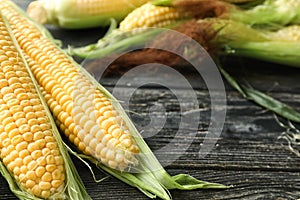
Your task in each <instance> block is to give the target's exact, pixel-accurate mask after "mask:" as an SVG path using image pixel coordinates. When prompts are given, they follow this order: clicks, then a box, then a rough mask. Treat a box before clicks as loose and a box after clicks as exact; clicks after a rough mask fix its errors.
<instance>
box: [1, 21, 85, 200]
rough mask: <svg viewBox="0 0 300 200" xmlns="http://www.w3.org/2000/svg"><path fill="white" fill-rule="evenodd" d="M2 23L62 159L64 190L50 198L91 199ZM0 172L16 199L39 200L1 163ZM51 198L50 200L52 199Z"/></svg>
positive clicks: (16, 44)
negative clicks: (27, 76) (43, 112)
mask: <svg viewBox="0 0 300 200" xmlns="http://www.w3.org/2000/svg"><path fill="white" fill-rule="evenodd" d="M4 22H5V25H6V26H7V28H8V31H9V34H10V36H11V38H12V41H13V42H14V45H15V47H16V49H17V51H18V53H19V55H20V57H21V58H22V61H23V62H24V63H25V67H26V69H27V71H28V73H29V75H30V77H31V79H32V81H33V83H34V85H35V89H36V91H37V93H38V95H39V97H40V100H41V102H42V104H43V107H44V109H45V111H46V113H47V117H48V118H49V120H50V123H51V126H52V130H53V134H54V137H55V139H56V142H57V144H58V147H59V150H60V153H61V155H62V157H63V160H64V166H65V170H66V188H65V190H64V193H63V194H58V195H57V196H53V197H52V198H54V199H55V198H59V199H70V200H78V199H87V200H89V199H91V198H90V196H89V195H88V193H87V191H86V190H85V187H84V185H83V182H82V181H81V178H80V176H79V174H78V172H77V170H76V168H75V166H74V164H73V162H72V160H71V158H70V156H69V154H68V152H67V149H66V148H65V146H64V143H63V142H62V138H61V137H60V134H59V131H58V129H57V127H56V125H55V122H54V119H53V117H52V115H51V113H50V111H49V109H48V107H47V104H46V102H45V99H44V98H43V96H42V94H41V91H40V90H39V87H38V84H37V82H36V80H35V78H34V76H33V74H32V72H31V70H30V68H29V66H28V65H27V63H26V61H25V58H24V56H23V54H22V51H21V49H20V47H19V46H18V43H17V41H16V39H15V38H14V36H13V33H12V30H11V28H10V25H9V23H8V21H7V20H6V19H5V18H4ZM0 172H1V174H2V175H3V177H4V178H5V179H6V180H7V182H8V184H9V187H10V190H11V191H12V192H13V193H14V194H15V196H16V197H18V198H19V199H21V200H40V198H38V197H35V196H34V195H32V194H30V193H28V192H26V191H24V190H23V189H22V188H20V187H19V186H18V183H17V182H16V180H15V179H14V178H13V175H12V174H10V173H9V171H8V170H7V169H6V167H5V166H4V164H3V163H2V161H1V162H0ZM52 198H51V199H52Z"/></svg>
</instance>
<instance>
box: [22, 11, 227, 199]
mask: <svg viewBox="0 0 300 200" xmlns="http://www.w3.org/2000/svg"><path fill="white" fill-rule="evenodd" d="M20 14H22V15H23V17H25V18H27V17H26V15H24V14H23V13H20ZM27 20H28V21H29V22H30V23H33V24H35V23H34V22H32V21H31V20H30V19H29V18H27ZM36 27H37V28H38V29H39V30H41V32H42V33H46V34H45V36H47V35H48V34H47V30H46V29H45V28H44V27H41V26H36ZM49 39H50V40H52V38H49ZM57 48H59V47H58V46H57ZM69 58H70V60H71V61H72V62H73V64H74V66H75V67H77V68H78V69H79V70H80V71H81V72H82V73H83V74H84V75H86V76H87V77H88V78H89V79H90V80H91V81H92V83H93V84H94V85H95V86H96V88H97V89H98V90H99V91H101V92H102V93H103V94H104V95H105V96H106V97H107V98H108V99H110V101H111V103H112V105H113V106H114V107H115V108H116V110H118V112H119V113H120V115H121V116H122V117H123V119H124V121H125V122H126V125H127V126H128V128H129V131H130V133H131V134H132V137H133V139H134V140H135V142H136V144H137V145H138V147H139V149H140V152H141V153H140V154H139V155H137V159H138V160H139V166H138V168H137V169H134V170H135V171H134V172H132V173H129V172H121V171H117V170H114V169H110V168H109V167H107V166H105V165H102V164H100V163H99V161H97V160H96V159H95V158H93V157H88V159H89V160H90V161H92V162H94V163H95V164H96V165H97V166H98V167H100V168H101V169H103V170H104V171H106V172H108V173H109V174H111V175H113V176H115V177H116V178H118V179H120V180H122V181H124V182H125V183H127V184H129V185H131V186H134V187H137V188H138V189H139V190H141V191H142V192H143V193H144V194H145V195H147V196H148V197H151V198H154V197H160V198H162V199H171V196H170V194H169V191H168V189H181V190H192V189H198V188H227V187H226V186H224V185H222V184H217V183H209V182H204V181H200V180H197V179H195V178H193V177H191V176H189V175H186V174H179V175H176V176H170V175H169V174H168V173H167V172H166V171H165V169H164V168H163V167H162V166H161V164H160V163H159V161H158V160H157V159H156V157H155V156H154V154H153V153H152V151H151V149H150V148H149V147H148V145H147V144H146V143H145V141H144V140H143V138H142V136H141V135H140V133H139V132H138V131H137V130H136V128H135V126H134V124H133V123H132V121H131V120H130V118H129V117H128V116H127V114H126V113H125V111H124V109H123V108H122V106H121V105H120V103H119V102H118V101H117V100H116V99H115V98H114V97H113V96H112V95H111V94H110V93H109V92H108V91H107V90H106V89H105V88H104V87H103V86H101V85H100V84H99V83H98V81H97V80H96V79H95V78H94V77H92V76H91V75H90V74H89V73H88V72H87V71H86V70H85V69H84V68H82V67H81V66H80V65H79V64H77V63H76V62H75V61H74V60H73V59H72V58H71V57H69ZM75 156H76V155H75ZM79 199H82V198H79ZM83 199H84V198H83Z"/></svg>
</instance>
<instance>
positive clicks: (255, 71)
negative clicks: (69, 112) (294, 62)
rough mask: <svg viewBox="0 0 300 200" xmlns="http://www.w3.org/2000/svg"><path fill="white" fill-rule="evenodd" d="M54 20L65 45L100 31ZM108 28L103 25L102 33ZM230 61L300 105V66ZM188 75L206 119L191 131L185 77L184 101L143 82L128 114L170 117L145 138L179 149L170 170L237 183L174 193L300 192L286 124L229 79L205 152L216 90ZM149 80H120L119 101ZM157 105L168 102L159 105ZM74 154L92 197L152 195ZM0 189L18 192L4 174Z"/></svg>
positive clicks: (5, 195) (154, 145)
mask: <svg viewBox="0 0 300 200" xmlns="http://www.w3.org/2000/svg"><path fill="white" fill-rule="evenodd" d="M15 2H17V3H19V4H20V5H22V7H23V8H25V6H26V5H28V2H29V0H27V1H21V0H15ZM49 28H50V31H51V32H52V33H53V34H54V36H55V37H56V38H58V39H61V40H62V41H63V42H64V45H65V46H66V45H67V44H71V45H81V44H87V43H89V42H93V41H95V40H96V39H97V37H98V36H96V34H97V30H99V29H91V30H88V31H86V30H81V31H70V30H60V29H58V28H53V27H49ZM101 30H102V31H103V29H101ZM102 33H103V32H99V35H100V34H102ZM226 69H228V70H229V71H230V73H232V74H233V75H234V76H236V77H238V78H239V79H240V80H242V81H244V82H248V83H249V84H250V85H252V86H253V87H255V88H257V89H259V90H262V91H267V92H268V93H269V94H270V95H272V96H273V97H275V98H277V99H280V100H282V101H284V102H286V103H288V104H289V105H292V106H293V107H295V108H296V109H297V110H299V111H300V104H299V102H300V86H299V84H298V81H299V80H300V77H299V76H300V73H299V70H298V69H293V68H289V67H283V66H279V65H273V64H269V63H262V62H257V61H253V60H239V59H238V60H229V61H227V62H226ZM94 70H95V69H94ZM184 75H185V76H186V77H187V79H188V80H189V81H190V82H191V84H192V85H193V87H194V88H195V92H196V94H197V99H198V102H196V103H197V106H199V108H200V109H199V112H196V111H195V112H191V113H190V114H191V115H196V114H199V113H200V118H201V120H200V123H199V127H198V128H197V130H193V129H189V128H186V129H184V130H181V133H183V134H186V136H184V137H183V136H180V137H178V138H176V137H175V134H176V132H177V131H178V124H179V122H180V119H181V118H180V116H181V114H182V113H180V106H181V108H182V109H183V110H184V111H190V110H191V109H192V108H193V106H195V105H194V102H190V101H189V96H185V95H184V94H186V90H185V88H184V87H182V86H180V85H174V88H176V91H177V92H178V93H180V94H182V96H185V98H184V100H183V102H184V103H181V104H179V102H178V100H177V99H176V97H175V96H174V94H173V93H172V92H171V91H169V90H168V89H166V88H164V87H161V86H157V85H156V86H155V87H154V86H153V85H146V86H145V87H142V88H139V89H137V90H136V91H135V93H134V95H133V96H132V97H131V99H130V102H129V110H130V112H129V115H130V116H131V118H132V119H133V121H134V123H135V124H136V126H137V127H138V129H139V130H141V131H143V130H144V129H145V127H146V126H147V125H148V124H149V123H150V119H151V115H153V116H155V117H157V119H158V120H159V121H164V120H166V122H165V123H164V125H163V127H160V126H158V125H154V126H152V127H151V128H152V130H156V129H160V128H162V129H161V130H160V131H159V132H158V133H157V134H155V135H153V136H151V137H148V138H145V140H146V142H147V143H148V144H149V146H150V148H151V149H152V150H153V151H154V152H155V153H156V155H157V157H158V158H159V159H160V161H161V163H162V164H164V163H167V162H168V161H170V157H171V155H176V154H178V155H179V158H178V159H177V160H176V161H174V162H172V163H171V164H170V165H168V166H166V169H167V171H168V172H170V174H172V175H175V174H178V173H188V174H190V175H193V176H195V177H196V178H199V179H201V180H206V181H213V182H218V183H223V184H226V185H232V187H231V188H229V189H226V190H194V191H178V190H174V191H171V194H172V195H173V198H174V199H175V200H176V199H178V200H179V199H228V200H229V199H230V200H231V199H246V200H253V199H277V200H289V199H297V198H300V185H299V182H300V169H299V166H300V158H299V157H297V156H296V155H294V154H293V153H291V152H290V151H289V150H288V148H287V145H286V142H285V141H282V140H278V137H279V136H280V135H281V134H282V132H283V131H284V129H283V128H282V127H280V126H279V125H278V124H277V122H276V121H275V118H274V116H273V114H272V113H270V112H268V111H266V110H264V109H262V108H260V107H259V106H257V105H256V104H254V103H252V102H249V101H246V100H244V99H243V98H242V97H241V95H240V94H238V93H237V92H236V91H234V90H233V89H232V88H231V87H230V86H229V85H228V84H226V83H225V85H226V96H227V115H226V122H225V125H224V129H223V131H222V134H221V135H220V137H215V138H214V139H216V140H217V142H216V144H215V147H214V149H213V150H212V151H211V152H209V154H208V155H207V156H205V157H204V158H200V157H199V150H200V148H201V143H202V142H203V140H204V137H205V136H206V135H207V134H208V133H207V127H208V126H209V123H210V111H211V110H210V109H211V108H210V98H209V93H208V91H207V89H206V86H205V83H204V82H203V81H201V79H199V77H198V76H195V75H193V74H189V73H186V74H184ZM150 78H151V77H150ZM118 79H119V77H118V76H107V77H104V78H103V79H101V80H100V81H101V83H102V84H103V85H104V86H105V87H106V88H107V89H108V90H109V91H113V90H114V88H113V86H114V85H115V84H116V82H117V81H118ZM143 81H145V79H143V78H139V77H136V78H135V79H134V80H128V82H125V83H124V84H121V85H119V86H118V87H122V90H119V92H118V93H117V96H118V99H119V100H120V102H121V103H123V104H125V103H124V102H123V101H122V100H123V98H124V97H125V95H126V93H127V92H128V89H129V88H134V87H135V85H136V84H139V83H143ZM153 105H156V106H160V107H159V108H164V109H159V108H158V109H153V107H152V106H153ZM151 108H152V110H151ZM149 110H150V111H149ZM137 113H138V114H137ZM149 113H150V114H151V115H149ZM144 131H147V130H144ZM191 132H196V136H195V137H191V136H190V133H191ZM172 140H175V141H176V145H177V147H178V149H176V150H173V151H169V152H168V151H167V152H163V153H157V151H156V150H158V149H161V148H162V147H164V146H166V145H167V144H169V142H170V141H172ZM187 144H191V145H190V146H189V148H188V149H187V150H186V151H184V152H182V147H184V146H186V145H187ZM72 158H73V157H72ZM73 160H74V162H75V165H76V167H77V168H78V171H79V172H80V175H81V177H82V179H83V181H84V183H85V185H86V188H87V190H88V192H89V193H90V195H91V197H92V198H93V199H147V198H146V197H145V195H143V194H142V193H141V192H139V191H138V190H137V189H135V188H132V187H130V186H128V185H126V184H125V183H123V182H121V181H119V180H117V179H115V178H113V177H110V178H108V179H106V180H105V181H103V182H101V183H95V182H94V181H93V179H92V177H91V175H90V172H89V170H88V169H87V167H86V166H84V165H83V164H82V163H80V162H79V161H78V160H77V159H75V158H73ZM95 173H96V176H97V177H98V178H99V179H100V178H103V177H104V176H105V174H104V173H102V172H100V171H98V170H96V169H95ZM0 192H1V195H0V199H7V200H10V199H16V198H15V197H14V196H13V194H12V193H11V192H10V191H9V188H8V185H7V183H6V181H5V180H4V178H2V177H0Z"/></svg>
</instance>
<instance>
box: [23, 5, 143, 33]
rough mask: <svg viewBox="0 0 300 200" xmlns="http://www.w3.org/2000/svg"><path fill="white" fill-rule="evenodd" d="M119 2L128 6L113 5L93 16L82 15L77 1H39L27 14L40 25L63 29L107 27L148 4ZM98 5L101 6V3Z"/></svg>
mask: <svg viewBox="0 0 300 200" xmlns="http://www.w3.org/2000/svg"><path fill="white" fill-rule="evenodd" d="M78 2H79V1H78ZM119 2H120V3H121V4H122V3H124V4H126V6H122V5H121V6H119V7H116V6H115V5H113V4H112V6H111V8H110V9H111V10H107V9H106V8H104V7H103V8H102V9H101V8H100V9H99V11H98V14H93V13H80V9H81V6H80V5H77V3H76V0H37V1H33V2H32V3H31V4H30V5H29V6H28V9H27V13H28V15H29V16H30V17H31V18H32V19H34V20H35V21H37V22H38V23H41V24H52V25H57V26H60V27H62V28H68V29H81V28H90V27H99V26H100V27H105V26H108V25H109V23H110V18H114V19H115V20H116V21H118V22H119V21H121V20H122V19H123V18H124V17H125V16H126V15H127V14H128V13H130V12H131V11H132V10H133V9H135V8H136V7H139V6H141V5H142V4H144V3H146V2H147V0H134V1H131V0H130V1H128V0H119ZM81 3H82V4H85V5H82V6H88V5H89V4H90V3H91V2H88V1H86V2H84V1H81ZM112 3H113V2H112ZM98 5H101V2H99V3H98ZM93 9H97V8H93Z"/></svg>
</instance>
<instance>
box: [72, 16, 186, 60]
mask: <svg viewBox="0 0 300 200" xmlns="http://www.w3.org/2000/svg"><path fill="white" fill-rule="evenodd" d="M182 22H184V20H178V21H177V22H174V23H172V24H170V25H168V26H166V27H165V28H172V27H174V26H176V25H178V24H180V23H182ZM163 31H164V29H162V28H158V29H156V28H136V29H134V30H132V31H122V30H120V29H118V28H116V21H115V20H112V21H111V25H110V28H109V29H108V31H107V33H106V34H105V36H104V37H102V38H100V39H99V40H98V41H97V43H95V44H89V45H87V46H84V47H77V48H73V47H71V46H69V47H68V49H67V53H68V55H70V56H77V57H79V58H88V59H95V58H102V57H105V56H107V55H111V54H119V53H123V52H124V51H126V50H136V49H139V48H142V47H143V46H144V45H145V44H146V43H147V42H149V41H151V40H152V39H153V38H154V37H155V36H156V35H158V34H160V33H162V32H163Z"/></svg>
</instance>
